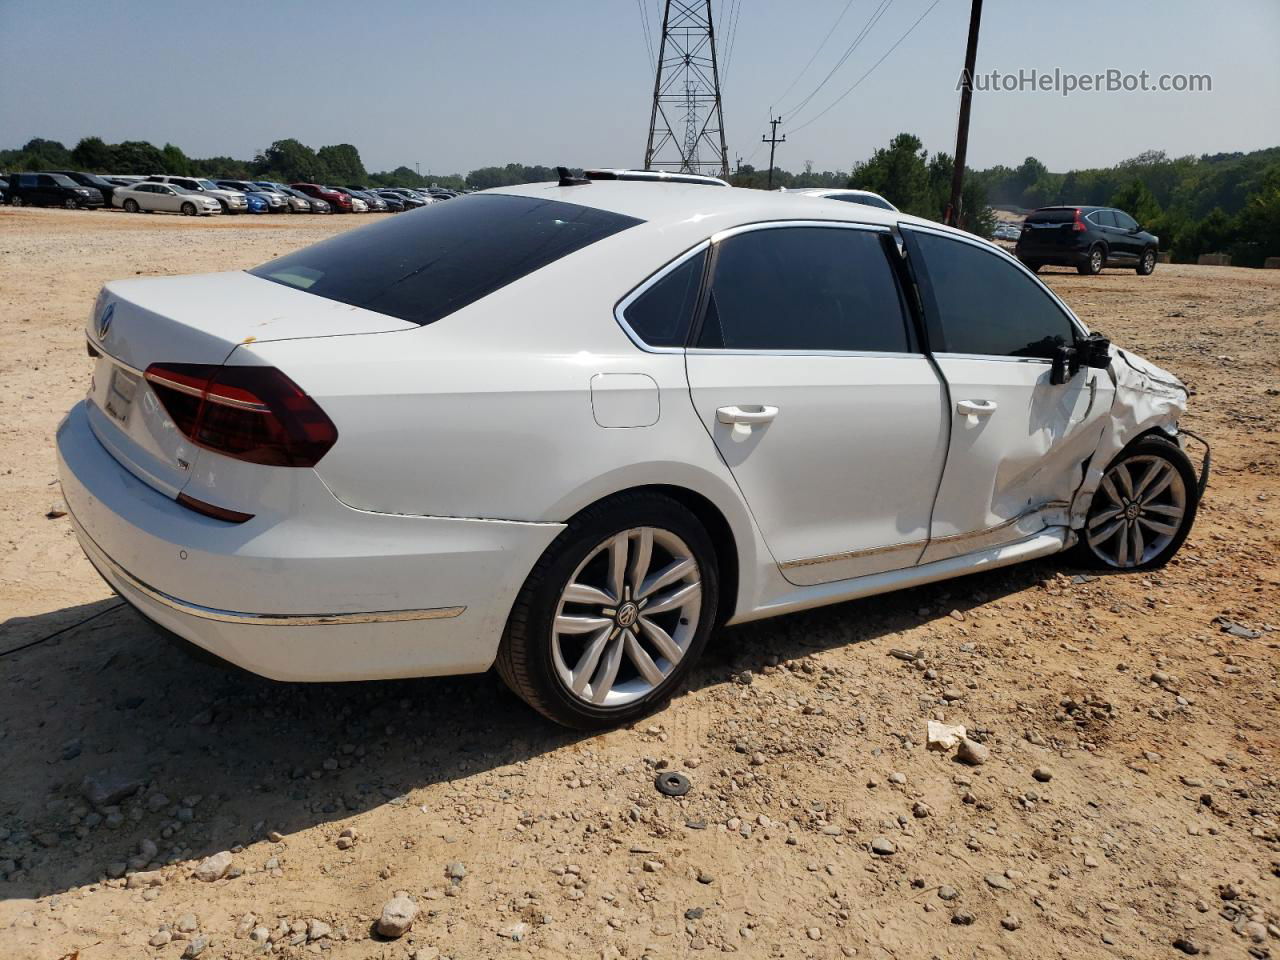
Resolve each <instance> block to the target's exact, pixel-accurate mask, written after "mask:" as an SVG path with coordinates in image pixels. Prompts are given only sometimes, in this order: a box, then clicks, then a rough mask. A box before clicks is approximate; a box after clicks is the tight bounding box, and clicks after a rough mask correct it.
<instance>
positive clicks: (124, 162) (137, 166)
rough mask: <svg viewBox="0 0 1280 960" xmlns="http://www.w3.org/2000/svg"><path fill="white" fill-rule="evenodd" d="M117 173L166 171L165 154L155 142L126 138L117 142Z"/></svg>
mask: <svg viewBox="0 0 1280 960" xmlns="http://www.w3.org/2000/svg"><path fill="white" fill-rule="evenodd" d="M115 163H116V167H117V169H116V170H115V171H114V172H115V173H140V174H152V173H165V172H166V171H165V156H164V154H163V153H162V152H161V151H160V150H159V149H157V147H156V146H155V144H152V143H147V141H145V140H126V141H124V142H123V143H118V144H116V147H115Z"/></svg>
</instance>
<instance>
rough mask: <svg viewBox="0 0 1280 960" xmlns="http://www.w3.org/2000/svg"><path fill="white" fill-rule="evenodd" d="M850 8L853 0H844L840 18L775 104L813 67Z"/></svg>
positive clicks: (771, 108)
mask: <svg viewBox="0 0 1280 960" xmlns="http://www.w3.org/2000/svg"><path fill="white" fill-rule="evenodd" d="M852 6H853V0H846V3H845V5H844V9H843V10H841V11H840V16H838V17H836V22H835V23H833V24H832V25H831V29H830V30H828V31H827V35H826V36H825V37H823V38H822V42H821V43H820V44H818V49H817V50H815V51H813V56H811V57H810V58H809V62H808V63H806V64H805V65H804V68H803V69H802V70H801V71H800V72H799V73H797V74H796V76H795V79H794V80H792V81H791V83H790V85H789V86H788V87H787V89H785V90H783V91H782V93H781V94H779V95H778V96H777V97H775V98H774V100H775V102H777V101H779V100H785V99H786V97H787V94H788V93H790V92H791V91H792V90H794V89H795V86H796V84H797V83H799V82H800V78H801V77H803V76H804V75H805V73H806V72H807V71H808V69H809V68H810V67H812V66H813V61H815V60H817V59H818V54H820V53H821V52H822V50H823V48H824V47H825V46H826V45H827V41H828V40H830V39H831V35H832V34H833V33H835V32H836V27H838V26H840V23H841V21H842V20H844V15H845V14H846V13H848V12H849V8H850V7H852ZM769 112H770V114H772V113H773V107H770V108H769Z"/></svg>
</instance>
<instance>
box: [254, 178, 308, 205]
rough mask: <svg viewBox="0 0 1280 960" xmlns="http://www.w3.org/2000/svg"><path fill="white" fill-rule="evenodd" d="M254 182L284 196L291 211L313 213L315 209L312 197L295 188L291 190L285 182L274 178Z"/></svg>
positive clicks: (264, 188)
mask: <svg viewBox="0 0 1280 960" xmlns="http://www.w3.org/2000/svg"><path fill="white" fill-rule="evenodd" d="M253 182H254V185H255V186H259V187H261V188H262V189H263V190H266V191H269V192H270V193H274V194H277V195H279V196H281V197H283V198H284V201H285V203H287V204H288V205H289V212H290V213H313V212H314V211H315V207H314V206H313V205H312V203H311V201H310V199H308V198H307V197H305V196H303V195H302V194H300V193H297V192H296V191H294V190H290V189H289V188H288V187H287V186H286V185H285V184H283V183H276V182H275V181H272V180H255V181H253Z"/></svg>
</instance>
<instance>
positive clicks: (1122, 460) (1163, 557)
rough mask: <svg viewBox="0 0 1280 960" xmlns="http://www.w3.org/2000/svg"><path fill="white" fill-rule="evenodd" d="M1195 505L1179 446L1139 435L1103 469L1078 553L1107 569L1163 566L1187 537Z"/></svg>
mask: <svg viewBox="0 0 1280 960" xmlns="http://www.w3.org/2000/svg"><path fill="white" fill-rule="evenodd" d="M1153 491H1154V492H1153ZM1198 507H1199V488H1198V486H1197V480H1196V471H1195V468H1194V467H1193V466H1192V464H1191V460H1190V459H1189V458H1188V457H1187V455H1186V453H1185V452H1183V449H1182V448H1181V447H1180V446H1178V445H1177V444H1176V443H1174V442H1172V441H1171V440H1167V439H1165V438H1164V437H1162V436H1159V435H1158V434H1151V435H1149V436H1146V437H1142V438H1141V439H1139V440H1137V441H1136V442H1134V443H1132V444H1130V445H1129V446H1128V447H1126V448H1125V449H1124V450H1122V451H1121V452H1120V454H1119V455H1118V456H1117V457H1116V458H1115V460H1113V461H1112V462H1111V464H1110V465H1109V466H1108V467H1107V470H1106V473H1104V474H1103V480H1102V484H1101V485H1100V486H1099V487H1098V489H1097V491H1095V492H1094V495H1093V502H1092V503H1090V505H1089V512H1088V514H1087V516H1086V519H1085V526H1084V529H1083V530H1081V531H1080V542H1079V544H1078V545H1077V547H1076V559H1077V560H1078V561H1079V562H1080V563H1081V564H1082V565H1084V566H1088V567H1095V568H1102V569H1109V570H1125V571H1130V570H1151V569H1154V568H1156V567H1162V566H1164V565H1165V564H1166V563H1168V562H1169V560H1170V558H1172V557H1173V555H1174V554H1175V553H1177V552H1178V549H1179V548H1180V547H1181V546H1182V544H1183V542H1184V541H1185V540H1186V539H1187V534H1189V533H1190V532H1191V526H1192V524H1194V523H1195V519H1196V510H1197V508H1198Z"/></svg>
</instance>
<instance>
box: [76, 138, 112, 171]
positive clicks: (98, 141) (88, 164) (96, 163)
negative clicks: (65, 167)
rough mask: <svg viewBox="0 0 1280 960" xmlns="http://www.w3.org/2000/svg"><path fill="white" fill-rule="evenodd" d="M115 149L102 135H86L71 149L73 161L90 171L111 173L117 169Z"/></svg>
mask: <svg viewBox="0 0 1280 960" xmlns="http://www.w3.org/2000/svg"><path fill="white" fill-rule="evenodd" d="M115 161H116V154H115V150H114V149H113V148H112V147H110V146H109V145H107V144H106V143H103V141H102V138H101V137H85V138H84V139H82V140H81V141H80V142H79V143H77V144H76V146H75V149H74V150H72V151H71V162H72V163H74V164H75V165H76V167H77V168H78V169H80V170H84V171H86V172H89V173H111V172H113V171H114V170H115Z"/></svg>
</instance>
